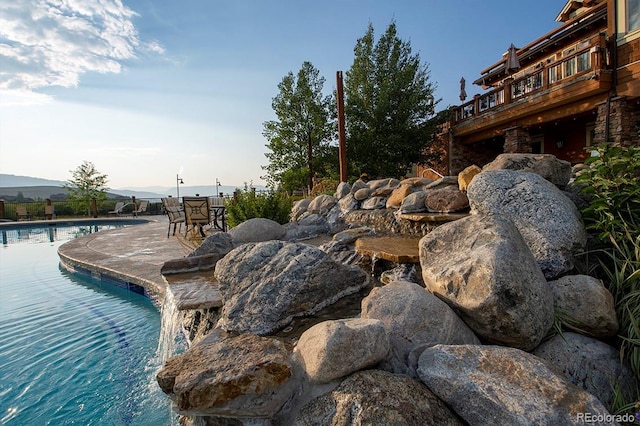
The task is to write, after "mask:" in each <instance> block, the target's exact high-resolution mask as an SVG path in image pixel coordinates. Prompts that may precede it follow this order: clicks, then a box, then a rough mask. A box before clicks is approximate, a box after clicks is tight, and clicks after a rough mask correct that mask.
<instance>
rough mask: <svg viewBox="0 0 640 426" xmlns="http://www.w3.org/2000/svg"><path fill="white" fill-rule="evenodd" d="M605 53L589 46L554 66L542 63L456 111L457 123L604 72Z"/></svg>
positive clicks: (475, 98) (554, 63)
mask: <svg viewBox="0 0 640 426" xmlns="http://www.w3.org/2000/svg"><path fill="white" fill-rule="evenodd" d="M603 54H604V53H603V52H602V51H601V49H600V48H599V45H593V46H588V47H586V48H584V49H582V50H580V51H578V52H575V53H574V54H572V55H570V56H567V57H565V58H562V59H561V60H558V61H554V62H540V63H539V64H538V65H536V66H534V67H532V68H530V69H529V71H528V72H527V74H526V75H523V76H520V77H517V78H516V79H506V80H504V84H503V86H500V87H498V88H495V89H493V90H491V91H490V92H487V93H484V94H482V95H476V96H475V97H474V98H473V99H472V100H471V101H469V102H467V103H464V104H462V105H460V106H459V107H457V108H455V109H454V117H453V118H454V120H455V122H460V121H464V120H468V119H471V118H473V117H477V116H479V115H482V114H486V113H489V112H492V111H493V110H495V109H496V108H498V107H501V106H503V105H505V104H510V103H512V102H513V103H515V102H518V101H520V100H522V99H526V98H528V97H529V96H532V95H535V94H538V93H541V92H543V91H545V90H549V89H551V88H553V87H555V86H557V85H561V84H563V83H567V82H569V81H571V80H574V79H577V78H578V77H580V76H584V75H585V74H588V73H589V72H592V73H594V75H595V72H596V71H597V70H599V69H602V68H604V66H603V64H604V63H605V61H604V60H603V58H602V57H601V56H602V55H603Z"/></svg>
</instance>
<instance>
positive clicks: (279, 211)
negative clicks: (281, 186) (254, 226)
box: [225, 184, 292, 227]
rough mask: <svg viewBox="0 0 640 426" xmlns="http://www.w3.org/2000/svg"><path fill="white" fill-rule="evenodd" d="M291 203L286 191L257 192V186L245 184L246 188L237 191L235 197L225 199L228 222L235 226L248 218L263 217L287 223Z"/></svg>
mask: <svg viewBox="0 0 640 426" xmlns="http://www.w3.org/2000/svg"><path fill="white" fill-rule="evenodd" d="M291 205H292V201H291V199H290V198H289V197H288V196H287V194H286V193H284V192H281V191H273V190H270V191H268V192H263V193H257V192H256V190H255V188H253V187H248V186H247V185H246V184H245V186H244V189H239V190H237V191H236V192H235V195H234V198H233V199H229V200H226V201H225V207H226V208H227V223H228V224H229V226H231V227H234V226H237V225H239V224H240V223H242V222H244V221H246V220H249V219H253V218H255V217H263V218H267V219H271V220H274V221H276V222H278V223H280V224H285V223H287V222H288V221H289V214H290V213H291Z"/></svg>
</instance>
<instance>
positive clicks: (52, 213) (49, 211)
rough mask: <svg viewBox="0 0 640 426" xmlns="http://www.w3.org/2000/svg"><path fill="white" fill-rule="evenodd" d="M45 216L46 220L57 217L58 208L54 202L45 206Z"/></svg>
mask: <svg viewBox="0 0 640 426" xmlns="http://www.w3.org/2000/svg"><path fill="white" fill-rule="evenodd" d="M44 218H45V219H46V220H51V219H55V218H56V210H55V208H54V207H53V204H51V205H48V206H44Z"/></svg>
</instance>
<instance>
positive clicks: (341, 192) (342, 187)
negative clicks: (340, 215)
mask: <svg viewBox="0 0 640 426" xmlns="http://www.w3.org/2000/svg"><path fill="white" fill-rule="evenodd" d="M350 192H351V185H349V182H340V183H339V184H338V187H337V188H336V192H335V194H333V196H334V197H336V198H337V199H338V200H339V199H341V198H342V197H346V196H347V194H349V193H350Z"/></svg>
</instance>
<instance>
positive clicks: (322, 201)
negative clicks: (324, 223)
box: [307, 194, 338, 214]
mask: <svg viewBox="0 0 640 426" xmlns="http://www.w3.org/2000/svg"><path fill="white" fill-rule="evenodd" d="M337 202H338V199H337V198H336V197H333V196H331V195H326V194H323V195H318V196H317V197H316V198H314V199H313V200H311V202H310V203H309V206H308V207H307V211H308V212H309V213H317V214H326V213H327V212H328V211H329V210H331V209H332V208H333V206H335V205H336V203H337Z"/></svg>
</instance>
